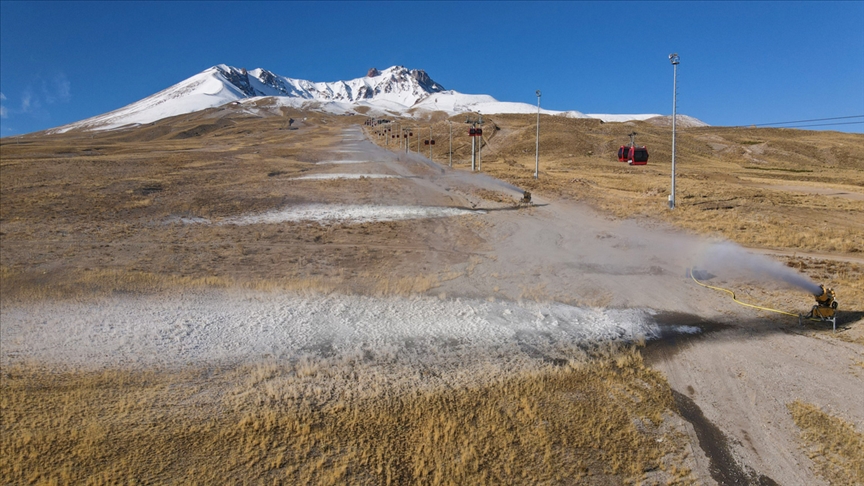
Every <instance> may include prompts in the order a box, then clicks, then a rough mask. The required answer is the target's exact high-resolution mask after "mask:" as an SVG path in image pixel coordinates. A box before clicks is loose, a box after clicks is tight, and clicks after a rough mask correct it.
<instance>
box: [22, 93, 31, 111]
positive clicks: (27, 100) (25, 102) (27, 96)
mask: <svg viewBox="0 0 864 486" xmlns="http://www.w3.org/2000/svg"><path fill="white" fill-rule="evenodd" d="M32 103H33V94H32V93H30V88H27V89H25V90H24V94H23V95H22V96H21V112H22V113H29V112H30V106H31V104H32Z"/></svg>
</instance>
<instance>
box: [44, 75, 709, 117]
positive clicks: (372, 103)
mask: <svg viewBox="0 0 864 486" xmlns="http://www.w3.org/2000/svg"><path fill="white" fill-rule="evenodd" d="M261 97H272V98H273V102H274V105H275V106H290V107H294V108H300V109H314V110H319V111H324V112H328V113H338V114H348V113H357V111H356V110H355V109H356V108H359V107H365V108H366V109H367V110H366V111H365V112H364V113H366V114H369V115H372V116H380V115H402V116H412V115H414V114H418V113H421V112H430V111H444V112H446V113H448V114H450V115H455V114H458V113H466V112H474V113H482V114H490V115H492V114H503V113H536V110H537V109H536V107H535V106H534V105H531V104H528V103H513V102H501V101H498V100H496V99H495V98H493V97H492V96H489V95H471V94H463V93H459V92H458V91H453V90H445V89H444V87H443V86H441V85H440V84H438V83H436V82H435V81H434V80H432V78H430V77H429V75H428V74H427V73H426V72H425V71H423V70H420V69H410V70H409V69H408V68H406V67H404V66H391V67H389V68H387V69H385V70H383V71H379V70H377V69H375V68H372V69H370V70H369V72H368V73H367V75H366V76H363V77H361V78H355V79H351V80H348V81H334V82H312V81H307V80H304V79H295V78H288V77H285V76H279V75H277V74H274V73H272V72H270V71H267V70H266V69H262V68H256V69H253V70H251V71H247V70H246V69H244V68H235V67H232V66H228V65H226V64H217V65H216V66H213V67H210V68H208V69H205V70H204V71H202V72H200V73H198V74H196V75H194V76H192V77H190V78H188V79H186V80H184V81H181V82H180V83H177V84H175V85H174V86H171V87H169V88H167V89H164V90H162V91H160V92H158V93H156V94H154V95H151V96H148V97H147V98H144V99H142V100H139V101H136V102H134V103H131V104H129V105H127V106H124V107H122V108H120V109H117V110H114V111H111V112H108V113H105V114H102V115H97V116H95V117H92V118H88V119H86V120H81V121H79V122H75V123H72V124H69V125H65V126H62V127H58V128H55V129H53V130H50V132H54V133H63V132H66V131H68V130H72V129H83V130H108V129H113V128H119V127H123V126H128V125H137V124H144V123H152V122H154V121H157V120H160V119H163V118H168V117H171V116H176V115H183V114H186V113H192V112H195V111H201V110H205V109H208V108H215V107H218V106H222V105H225V104H227V103H231V102H233V101H240V102H244V101H245V100H252V99H259V98H261ZM243 104H244V105H246V103H243ZM541 113H544V114H549V115H559V116H566V117H570V118H601V119H606V118H610V120H609V121H611V118H614V119H615V121H619V120H620V121H626V120H635V119H639V120H644V119H646V118H651V117H656V116H659V115H585V114H583V113H580V112H578V111H564V112H562V111H552V110H545V109H544V110H541ZM625 119H626V120H625ZM697 121H698V120H697Z"/></svg>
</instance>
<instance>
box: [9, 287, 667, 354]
mask: <svg viewBox="0 0 864 486" xmlns="http://www.w3.org/2000/svg"><path fill="white" fill-rule="evenodd" d="M658 332H659V331H658V328H657V327H656V325H655V324H653V321H652V320H651V318H650V312H648V311H646V310H640V309H620V310H615V309H588V308H579V307H572V306H568V305H564V304H559V303H551V304H539V303H533V302H526V303H516V302H507V301H497V302H486V301H478V300H460V299H455V300H448V299H444V300H442V299H438V298H431V297H414V298H402V297H387V298H372V297H363V296H345V295H329V296H314V297H308V296H300V295H296V294H281V293H266V292H254V291H228V290H224V291H202V292H188V293H185V294H181V295H170V296H165V295H162V296H121V297H116V296H115V297H112V298H105V299H103V300H99V301H95V302H44V303H40V304H39V305H35V306H34V305H28V306H7V307H5V308H4V311H3V333H2V336H0V343H2V346H0V348H2V354H0V362H2V365H3V366H4V367H5V366H8V365H9V364H10V363H13V362H21V361H28V362H33V361H37V362H42V363H46V364H54V365H66V366H72V367H106V366H118V365H119V366H128V367H143V366H152V365H162V366H165V365H168V366H174V365H186V364H193V363H196V362H210V363H216V362H222V363H230V362H239V361H251V360H255V359H262V358H265V357H272V358H276V359H286V358H291V357H294V356H297V355H298V354H303V353H309V352H314V350H316V349H326V350H328V352H335V353H351V352H356V351H357V350H359V349H363V348H366V349H369V348H371V349H384V348H387V347H391V348H401V347H403V346H404V345H405V343H406V342H411V343H416V344H425V345H428V346H431V347H432V348H434V347H436V346H439V344H436V343H442V342H448V341H454V340H455V341H458V342H459V343H461V346H466V347H467V348H468V349H471V348H476V347H492V346H515V345H519V344H520V343H523V344H524V343H527V342H530V341H531V340H537V341H538V342H545V343H553V342H560V343H563V344H573V343H576V344H578V343H581V342H597V341H611V340H622V339H623V340H637V339H640V338H641V337H648V338H651V337H652V336H655V335H658ZM310 350H312V351H310ZM433 351H434V349H433Z"/></svg>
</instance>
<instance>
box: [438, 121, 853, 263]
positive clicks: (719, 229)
mask: <svg viewBox="0 0 864 486" xmlns="http://www.w3.org/2000/svg"><path fill="white" fill-rule="evenodd" d="M484 119H485V120H486V122H487V124H486V126H485V127H484V137H485V138H486V143H485V144H484V149H483V156H482V157H483V167H482V170H483V171H484V172H487V173H490V174H491V175H493V176H495V177H498V178H500V179H503V180H505V181H508V182H511V183H513V184H515V185H517V186H519V187H522V188H525V189H527V190H529V191H531V192H536V193H537V194H545V195H547V197H548V196H553V197H563V198H569V199H576V200H581V201H585V202H587V203H590V204H592V205H594V206H595V207H597V208H599V209H601V210H603V211H604V212H608V213H611V214H614V215H616V216H618V217H625V218H638V217H652V218H658V219H661V220H664V221H667V222H670V223H672V224H674V225H676V226H679V227H681V228H685V229H687V230H689V231H692V232H695V233H699V234H704V235H712V236H713V235H719V236H722V237H724V238H726V239H729V240H732V241H736V242H738V243H741V244H743V245H747V246H757V247H766V248H782V249H799V250H810V251H824V252H832V253H853V254H854V253H860V252H861V245H860V243H859V240H860V237H859V236H860V235H861V234H862V233H864V218H862V217H861V214H862V213H864V200H861V198H860V195H861V194H864V162H862V160H861V158H860V157H858V156H857V154H856V152H855V150H856V147H859V146H861V145H862V144H864V135H861V134H848V133H837V132H813V131H807V130H789V129H753V128H722V127H717V128H714V127H704V128H687V129H683V130H681V131H680V133H679V136H678V139H677V160H676V162H677V164H676V166H677V181H676V182H677V184H676V196H677V197H676V210H675V211H669V210H668V209H667V195H668V194H669V189H670V174H671V130H670V128H669V127H662V126H656V125H654V124H652V123H649V122H628V123H605V124H604V123H601V122H600V121H599V120H585V119H567V118H562V117H555V116H542V117H541V140H540V147H541V153H540V157H541V160H540V171H541V174H540V179H539V180H535V179H534V178H533V173H534V142H535V139H534V137H535V132H534V127H535V125H534V123H535V122H536V118H535V117H533V116H530V115H491V116H486V117H484ZM452 120H453V121H454V122H456V121H457V119H456V118H454V119H452ZM458 121H461V120H458ZM433 127H434V130H435V133H436V135H435V137H436V138H439V139H441V140H446V138H447V135H446V134H447V130H448V125H447V124H446V123H444V122H439V123H436V124H435V125H434V126H433ZM463 128H464V127H463V125H461V124H460V125H459V129H457V130H456V131H455V132H454V143H453V147H454V156H453V157H454V166H456V167H458V168H463V169H464V168H469V167H470V140H468V138H469V137H467V136H465V134H464V133H463V132H464V131H465V130H463ZM632 131H636V132H638V133H639V135H638V138H637V143H638V144H640V145H643V144H644V145H647V146H648V148H649V151H650V154H651V157H650V160H649V164H648V165H647V166H641V167H636V166H633V167H631V166H628V165H627V164H624V163H620V162H618V161H617V158H616V154H617V148H618V146H620V145H624V144H626V143H627V142H628V141H629V139H628V137H627V134H628V133H630V132H632ZM435 147H436V148H435V150H436V155H435V158H436V160H438V161H442V160H446V157H447V150H448V145H447V144H441V145H436V146H435ZM790 185H791V186H796V187H799V186H800V187H803V188H804V189H794V188H788V187H783V186H790ZM808 187H816V188H826V187H827V188H833V189H836V190H837V192H844V191H845V192H857V193H858V194H859V197H858V199H849V198H844V197H836V196H827V195H821V194H813V193H808V192H807V190H808V189H807V188H808Z"/></svg>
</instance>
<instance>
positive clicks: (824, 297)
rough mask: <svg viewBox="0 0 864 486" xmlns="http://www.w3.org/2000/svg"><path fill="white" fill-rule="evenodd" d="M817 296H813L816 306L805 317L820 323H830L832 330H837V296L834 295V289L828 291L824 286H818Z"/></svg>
mask: <svg viewBox="0 0 864 486" xmlns="http://www.w3.org/2000/svg"><path fill="white" fill-rule="evenodd" d="M819 290H821V292H820V293H818V294H813V296H814V297H816V305H814V306H813V309H812V310H810V314H809V315H808V316H807V317H809V318H811V319H819V320H820V321H830V322H831V324H833V325H834V330H835V331H836V330H837V321H836V319H837V316H836V314H837V300H835V299H836V298H837V296H836V295H835V294H834V289H829V288H827V287H825V286H824V285H819Z"/></svg>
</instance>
